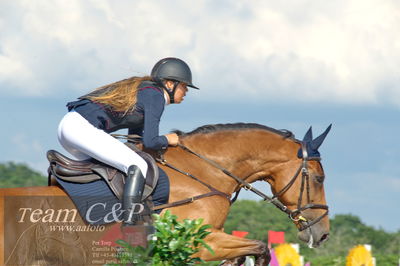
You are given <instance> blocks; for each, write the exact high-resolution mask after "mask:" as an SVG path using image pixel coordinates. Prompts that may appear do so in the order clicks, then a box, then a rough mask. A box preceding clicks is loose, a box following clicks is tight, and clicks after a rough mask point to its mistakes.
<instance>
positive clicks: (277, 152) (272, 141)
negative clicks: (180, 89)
mask: <svg viewBox="0 0 400 266" xmlns="http://www.w3.org/2000/svg"><path fill="white" fill-rule="evenodd" d="M183 143H184V145H186V146H187V147H189V148H190V149H192V150H193V151H195V152H197V153H199V154H201V155H203V156H205V157H207V158H209V159H211V160H213V161H215V162H216V163H218V164H219V165H221V166H222V167H224V168H226V169H227V170H228V171H230V172H232V173H234V174H235V175H237V176H239V177H240V178H242V179H245V180H246V179H247V181H251V182H253V181H255V179H257V177H259V176H261V175H264V174H267V173H266V169H269V168H273V167H274V166H275V165H277V164H279V163H282V162H285V161H288V160H289V157H293V156H291V154H294V148H293V147H294V145H295V144H294V143H293V142H292V141H289V140H284V139H283V138H282V137H280V136H277V135H276V134H273V133H269V132H263V131H250V130H249V131H230V132H216V133H212V134H206V135H202V134H198V135H194V136H190V137H186V138H185V139H184V140H183ZM213 170H214V171H215V169H213ZM226 178H227V177H226Z"/></svg>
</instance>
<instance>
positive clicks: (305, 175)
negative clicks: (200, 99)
mask: <svg viewBox="0 0 400 266" xmlns="http://www.w3.org/2000/svg"><path fill="white" fill-rule="evenodd" d="M299 143H300V144H301V149H302V153H303V160H302V162H301V164H300V166H299V168H298V169H297V171H296V173H295V174H294V176H293V177H292V179H291V180H290V181H289V183H287V184H286V186H285V187H283V188H282V189H281V190H280V191H279V192H278V193H276V194H274V195H273V196H272V197H269V196H267V195H266V194H264V193H262V192H261V191H259V190H258V189H256V188H254V187H253V186H252V185H251V184H250V183H248V182H246V181H244V180H243V179H241V178H239V177H237V176H235V175H234V174H232V173H231V172H229V171H228V170H227V169H225V168H223V167H222V166H220V165H219V164H217V163H216V162H214V161H212V160H210V159H208V158H206V157H204V156H203V155H201V154H198V153H196V152H194V151H192V150H190V149H189V148H187V147H186V146H183V145H182V144H178V146H179V147H180V148H182V149H183V150H185V151H187V152H189V153H192V154H193V155H196V156H197V157H199V158H201V159H203V160H205V161H206V162H208V163H209V164H211V165H213V166H214V167H216V168H218V169H219V170H221V171H222V172H224V173H225V174H226V175H228V176H230V177H232V178H233V179H235V180H236V181H237V182H238V183H239V184H240V185H241V187H243V188H244V189H246V190H249V191H251V192H253V193H255V194H257V195H258V196H260V197H261V198H262V199H263V200H265V201H267V202H269V203H272V204H274V205H275V206H276V207H277V208H278V209H280V210H281V211H283V212H285V213H286V214H288V216H289V218H290V219H291V220H292V221H294V222H295V223H296V224H297V226H298V230H299V231H303V230H305V229H307V228H310V227H311V226H312V225H314V224H316V223H318V222H319V221H321V220H322V219H323V218H324V217H325V216H327V215H328V206H327V205H323V204H314V203H311V199H310V183H309V180H310V174H309V171H308V164H307V162H308V161H311V160H314V161H320V160H321V158H319V157H308V153H307V149H306V147H305V143H304V142H299ZM300 172H301V187H300V194H299V198H298V201H297V208H296V209H295V210H293V211H292V210H289V208H288V207H287V206H286V205H284V204H283V203H282V202H281V201H280V200H279V199H278V197H279V196H281V195H283V194H284V193H285V192H286V191H288V190H289V189H290V188H291V187H292V185H293V184H294V182H295V181H296V179H297V177H298V176H299V174H300ZM305 187H306V192H307V204H306V205H304V206H302V205H301V204H302V201H303V192H304V189H305ZM307 209H323V210H325V213H324V214H322V215H321V216H319V217H318V218H317V219H314V220H308V219H307V218H305V217H304V216H302V215H301V213H302V211H305V210H307Z"/></svg>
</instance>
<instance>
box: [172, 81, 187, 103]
mask: <svg viewBox="0 0 400 266" xmlns="http://www.w3.org/2000/svg"><path fill="white" fill-rule="evenodd" d="M187 91H188V88H187V86H186V84H185V83H182V82H180V83H179V84H178V87H177V88H176V91H175V95H174V101H175V103H181V102H182V101H183V100H184V97H185V95H186V92H187Z"/></svg>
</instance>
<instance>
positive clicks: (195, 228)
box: [153, 211, 213, 266]
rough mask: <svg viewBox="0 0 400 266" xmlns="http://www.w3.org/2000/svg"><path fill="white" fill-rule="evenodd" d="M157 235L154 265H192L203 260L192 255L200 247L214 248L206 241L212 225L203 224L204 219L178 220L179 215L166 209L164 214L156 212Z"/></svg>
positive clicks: (155, 225)
mask: <svg viewBox="0 0 400 266" xmlns="http://www.w3.org/2000/svg"><path fill="white" fill-rule="evenodd" d="M154 218H155V221H154V227H155V228H156V233H155V236H156V237H157V240H156V241H155V243H154V257H153V263H154V265H165V266H166V265H190V264H194V263H196V262H202V260H201V259H200V258H198V257H194V258H193V257H191V256H192V255H193V254H194V253H196V252H198V251H199V250H200V247H205V248H207V249H208V250H209V251H210V252H213V251H212V249H211V248H210V247H209V246H208V245H207V244H206V243H205V242H204V238H205V237H206V236H207V235H208V234H210V232H208V231H207V229H208V228H210V227H211V226H210V225H202V223H203V219H195V220H189V219H185V220H183V222H178V221H177V218H178V217H177V216H175V215H172V214H171V213H170V212H169V211H166V212H165V214H164V215H163V216H159V215H157V214H154Z"/></svg>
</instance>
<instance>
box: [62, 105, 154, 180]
mask: <svg viewBox="0 0 400 266" xmlns="http://www.w3.org/2000/svg"><path fill="white" fill-rule="evenodd" d="M58 140H59V141H60V143H61V145H62V146H63V147H64V149H66V150H67V151H68V152H69V153H70V154H72V155H73V156H74V157H76V159H78V160H87V159H89V158H91V157H92V158H94V159H96V160H98V161H101V162H103V163H105V164H107V165H110V166H113V167H115V168H117V169H118V170H120V171H122V172H124V173H127V172H128V168H129V166H131V165H137V166H138V167H139V169H140V170H141V171H142V174H143V176H144V177H146V173H147V163H146V161H145V160H144V159H143V158H142V157H140V156H139V155H138V154H137V153H136V152H134V151H133V150H131V149H130V148H129V147H128V146H126V145H125V144H123V143H122V142H121V141H119V140H117V139H116V138H114V137H113V136H111V135H110V134H108V133H106V132H104V131H103V130H101V129H98V128H96V127H94V126H93V125H92V124H90V123H89V122H88V121H87V120H86V119H85V118H83V117H82V116H81V115H80V114H79V113H77V112H75V111H72V112H69V113H67V114H66V115H65V116H64V118H63V119H62V120H61V122H60V124H59V126H58Z"/></svg>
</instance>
